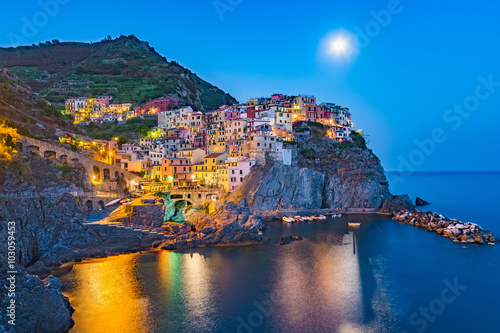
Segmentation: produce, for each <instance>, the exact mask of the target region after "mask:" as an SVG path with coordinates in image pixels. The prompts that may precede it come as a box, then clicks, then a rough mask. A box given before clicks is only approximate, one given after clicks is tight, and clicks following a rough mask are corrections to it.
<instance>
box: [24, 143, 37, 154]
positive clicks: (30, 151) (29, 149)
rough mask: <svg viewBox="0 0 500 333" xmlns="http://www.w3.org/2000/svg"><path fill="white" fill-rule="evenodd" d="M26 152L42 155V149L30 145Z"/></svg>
mask: <svg viewBox="0 0 500 333" xmlns="http://www.w3.org/2000/svg"><path fill="white" fill-rule="evenodd" d="M26 152H27V153H29V154H38V155H40V147H38V146H34V145H30V146H28V147H26Z"/></svg>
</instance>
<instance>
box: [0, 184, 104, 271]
mask: <svg viewBox="0 0 500 333" xmlns="http://www.w3.org/2000/svg"><path fill="white" fill-rule="evenodd" d="M84 220H85V218H84V215H83V212H82V210H81V209H80V207H79V206H78V204H77V202H76V200H75V198H74V197H73V196H72V195H71V194H69V193H65V194H62V195H61V196H44V195H41V196H40V197H38V198H33V199H0V222H1V226H0V228H1V229H0V233H1V234H5V233H6V230H5V229H6V225H7V224H6V223H7V221H14V222H16V238H17V251H18V253H17V254H18V263H19V264H21V265H22V266H24V267H29V266H31V265H33V264H37V265H39V266H40V265H45V264H46V265H52V264H53V260H58V261H63V260H64V259H65V258H63V257H61V255H62V254H63V253H65V252H68V251H66V250H67V249H72V250H82V249H85V248H87V247H88V246H89V245H93V244H97V243H98V242H99V240H100V238H99V236H98V235H97V234H95V233H94V232H92V230H89V229H88V228H87V227H85V226H84V225H82V223H83V221H84ZM58 254H61V255H58Z"/></svg>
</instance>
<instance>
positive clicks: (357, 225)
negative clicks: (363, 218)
mask: <svg viewBox="0 0 500 333" xmlns="http://www.w3.org/2000/svg"><path fill="white" fill-rule="evenodd" d="M347 224H348V225H349V226H350V227H359V226H360V225H361V223H359V222H347Z"/></svg>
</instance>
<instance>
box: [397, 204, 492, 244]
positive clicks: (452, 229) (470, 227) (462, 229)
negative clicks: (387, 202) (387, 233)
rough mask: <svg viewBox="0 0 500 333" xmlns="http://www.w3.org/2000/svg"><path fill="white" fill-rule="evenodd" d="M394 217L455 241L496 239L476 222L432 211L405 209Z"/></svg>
mask: <svg viewBox="0 0 500 333" xmlns="http://www.w3.org/2000/svg"><path fill="white" fill-rule="evenodd" d="M392 219H393V220H396V221H399V222H404V223H407V224H409V225H412V226H413V225H414V226H416V227H421V228H426V229H427V230H428V231H430V232H432V231H434V232H436V233H437V234H440V235H442V236H443V237H446V238H449V239H451V240H453V242H454V243H457V242H461V243H463V244H469V243H478V244H484V243H486V242H489V243H492V244H494V242H495V240H496V239H495V237H494V236H493V234H492V233H488V232H486V231H484V230H483V229H482V228H481V227H480V226H478V225H477V224H475V223H470V222H465V223H464V222H459V221H457V220H456V219H447V218H446V217H444V216H443V215H437V214H436V213H432V212H421V211H418V210H413V211H408V210H404V209H403V210H401V211H399V212H398V213H395V214H394V216H393V218H392Z"/></svg>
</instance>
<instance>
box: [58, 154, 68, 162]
mask: <svg viewBox="0 0 500 333" xmlns="http://www.w3.org/2000/svg"><path fill="white" fill-rule="evenodd" d="M59 161H60V162H61V163H65V162H66V163H67V162H68V155H61V156H59Z"/></svg>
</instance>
